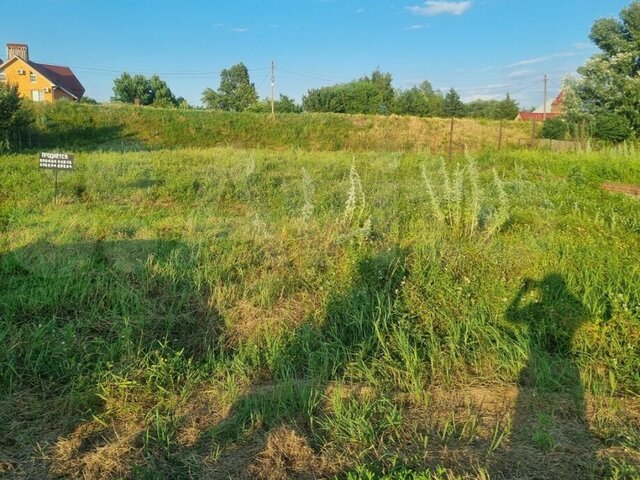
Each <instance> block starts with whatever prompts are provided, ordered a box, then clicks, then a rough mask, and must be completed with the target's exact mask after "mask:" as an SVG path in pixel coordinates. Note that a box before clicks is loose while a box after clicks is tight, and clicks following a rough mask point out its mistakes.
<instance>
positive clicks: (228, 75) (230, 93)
mask: <svg viewBox="0 0 640 480" xmlns="http://www.w3.org/2000/svg"><path fill="white" fill-rule="evenodd" d="M257 101H258V93H257V92H256V87H255V85H254V84H253V83H251V80H250V79H249V70H248V69H247V67H246V66H245V64H244V63H238V64H236V65H233V66H232V67H231V68H228V69H224V70H222V72H221V73H220V87H218V91H215V90H212V89H211V88H206V89H205V90H204V91H203V92H202V102H203V103H204V104H205V106H206V107H207V108H212V109H214V110H225V111H229V112H242V111H244V110H247V109H248V108H249V107H250V106H252V105H253V104H255V103H256V102H257Z"/></svg>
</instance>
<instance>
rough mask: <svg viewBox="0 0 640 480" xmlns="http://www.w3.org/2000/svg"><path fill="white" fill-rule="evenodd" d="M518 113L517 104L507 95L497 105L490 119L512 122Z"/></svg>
mask: <svg viewBox="0 0 640 480" xmlns="http://www.w3.org/2000/svg"><path fill="white" fill-rule="evenodd" d="M518 113H520V106H519V105H518V102H516V101H515V100H513V99H512V98H511V96H510V95H509V94H508V93H507V96H506V97H505V98H504V99H503V100H500V101H499V102H498V103H497V105H496V109H495V112H494V115H493V117H491V118H494V119H496V120H514V119H515V118H516V117H517V116H518Z"/></svg>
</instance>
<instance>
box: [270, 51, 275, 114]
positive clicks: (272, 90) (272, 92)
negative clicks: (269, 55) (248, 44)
mask: <svg viewBox="0 0 640 480" xmlns="http://www.w3.org/2000/svg"><path fill="white" fill-rule="evenodd" d="M275 96H276V62H275V61H274V60H271V118H275V116H276V99H275Z"/></svg>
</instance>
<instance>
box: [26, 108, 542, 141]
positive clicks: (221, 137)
mask: <svg viewBox="0 0 640 480" xmlns="http://www.w3.org/2000/svg"><path fill="white" fill-rule="evenodd" d="M30 108H31V109H32V110H33V112H34V117H35V120H36V122H35V126H34V127H35V128H34V132H33V133H32V134H30V135H23V138H21V140H20V142H15V143H16V144H18V145H19V146H20V145H21V146H22V147H31V148H35V149H37V148H44V147H52V146H54V147H66V148H74V149H85V150H96V149H99V150H106V151H122V150H132V149H141V150H148V149H158V148H194V147H198V148H208V147H235V148H252V149H253V148H263V149H264V148H268V149H280V150H282V149H284V150H289V149H291V148H299V149H303V150H305V151H308V150H312V151H338V150H351V151H390V152H394V151H421V152H431V153H441V152H446V151H448V147H449V132H450V120H449V119H441V118H418V117H399V116H394V115H392V116H373V115H339V114H328V113H318V114H282V115H278V116H277V117H276V118H275V119H272V118H271V117H270V116H269V115H266V114H259V113H229V112H215V111H211V110H175V109H162V108H150V107H146V108H139V107H133V106H126V105H97V106H96V105H76V104H72V103H57V104H53V105H46V104H32V105H31V106H30ZM540 127H541V125H538V126H537V129H538V130H539V129H540ZM499 132H500V122H498V121H494V120H472V119H457V120H456V121H455V125H454V135H453V150H454V151H457V152H460V153H462V152H463V151H464V148H465V146H466V147H467V148H468V149H469V150H471V151H479V150H481V149H485V148H497V146H498V137H499ZM530 138H531V125H530V124H529V123H527V122H505V123H504V126H503V139H502V146H503V147H506V146H508V145H517V144H518V142H519V141H521V140H527V139H530Z"/></svg>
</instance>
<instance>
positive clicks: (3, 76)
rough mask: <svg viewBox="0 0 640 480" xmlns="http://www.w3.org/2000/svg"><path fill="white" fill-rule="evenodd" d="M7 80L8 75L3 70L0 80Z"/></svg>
mask: <svg viewBox="0 0 640 480" xmlns="http://www.w3.org/2000/svg"><path fill="white" fill-rule="evenodd" d="M6 81H7V75H6V74H5V73H4V72H3V73H0V82H6Z"/></svg>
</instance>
